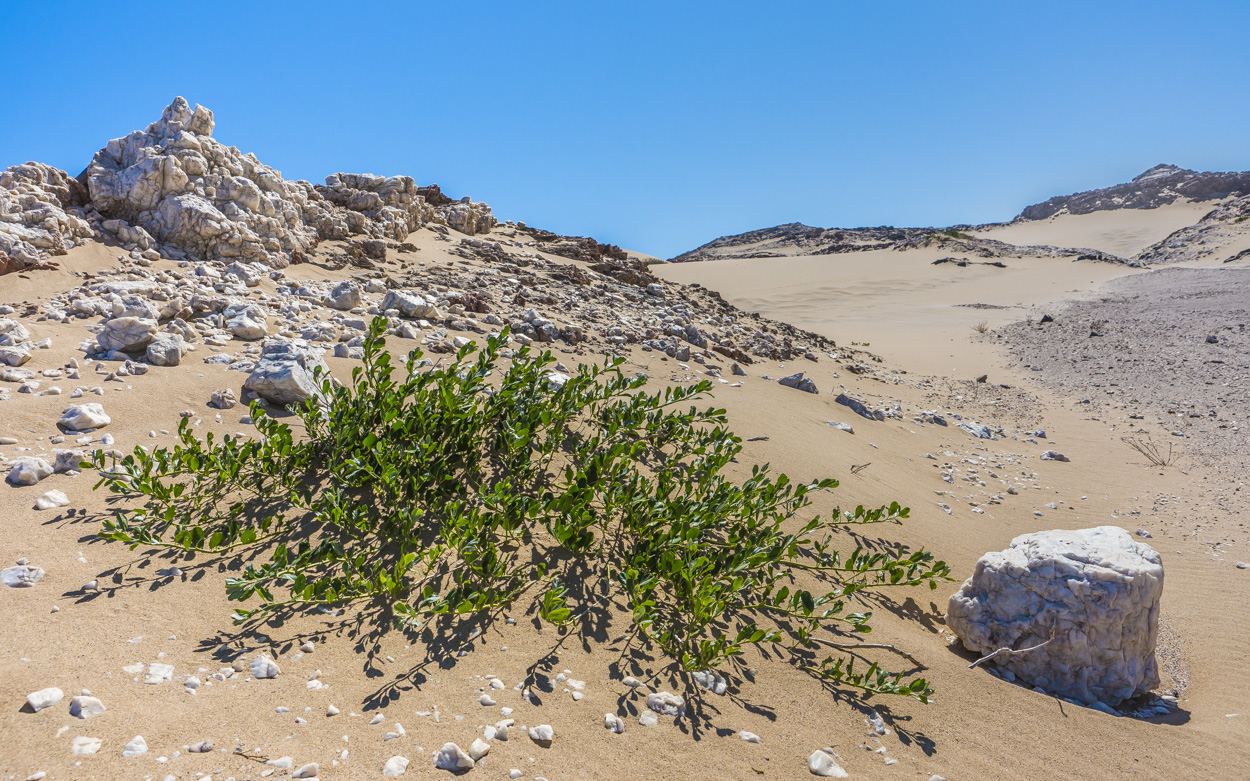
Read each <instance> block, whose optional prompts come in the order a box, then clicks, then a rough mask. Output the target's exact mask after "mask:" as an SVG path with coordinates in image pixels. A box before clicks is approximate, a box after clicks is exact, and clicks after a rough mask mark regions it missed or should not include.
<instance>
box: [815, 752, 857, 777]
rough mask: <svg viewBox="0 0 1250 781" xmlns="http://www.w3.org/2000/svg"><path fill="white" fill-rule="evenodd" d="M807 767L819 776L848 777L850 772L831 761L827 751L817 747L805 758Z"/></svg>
mask: <svg viewBox="0 0 1250 781" xmlns="http://www.w3.org/2000/svg"><path fill="white" fill-rule="evenodd" d="M807 769H808V770H810V771H811V773H812V775H814V776H820V777H821V778H850V773H847V772H846V770H845V769H844V768H843V767H842V766H841V765H839V764H838V763H837V762H834V761H833V757H831V756H829V754H828V753H826V752H824V751H821V750H819V749H817V750H816V751H813V752H812V754H811V756H809V757H808V758H807Z"/></svg>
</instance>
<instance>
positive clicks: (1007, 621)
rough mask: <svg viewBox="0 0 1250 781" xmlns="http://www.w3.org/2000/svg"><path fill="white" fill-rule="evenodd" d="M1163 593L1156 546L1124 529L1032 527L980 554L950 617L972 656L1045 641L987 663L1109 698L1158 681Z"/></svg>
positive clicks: (1098, 699) (1089, 698)
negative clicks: (1006, 545)
mask: <svg viewBox="0 0 1250 781" xmlns="http://www.w3.org/2000/svg"><path fill="white" fill-rule="evenodd" d="M1162 593H1163V564H1162V561H1161V559H1160V557H1159V554H1158V553H1156V552H1155V551H1154V549H1153V548H1151V547H1150V546H1149V545H1146V544H1145V543H1141V542H1136V541H1134V540H1133V538H1132V537H1131V536H1130V535H1129V533H1128V532H1127V531H1125V530H1124V529H1121V528H1119V527H1116V526H1099V527H1096V528H1093V529H1080V530H1076V531H1062V530H1056V531H1044V532H1035V533H1033V534H1024V535H1021V536H1019V537H1016V538H1015V539H1014V540H1012V541H1011V547H1010V548H1008V549H1007V550H1005V551H1002V552H998V553H987V554H985V555H984V556H982V557H981V559H980V560H979V561H978V562H977V565H976V569H975V571H974V572H973V574H972V577H970V578H968V580H967V581H966V582H965V583H964V584H963V587H962V588H960V590H959V591H958V592H956V593H955V594H954V595H952V596H951V598H950V602H949V605H948V608H947V617H946V621H947V625H948V626H949V627H950V629H951V631H952V632H954V633H955V635H956V636H957V637H959V639H960V640H961V641H962V642H963V645H964V647H965V648H967V649H968V650H969V651H972V652H973V653H975V654H978V655H986V654H990V653H992V652H994V651H996V650H998V649H999V648H1011V649H1014V650H1020V649H1023V648H1029V647H1032V646H1036V645H1039V644H1041V643H1046V645H1044V646H1042V647H1041V648H1037V649H1036V650H1033V651H1029V652H1028V653H1024V654H1018V655H1008V654H999V655H998V656H996V657H994V659H992V660H991V661H989V662H987V664H994V665H997V666H998V668H999V669H1001V670H1006V671H1008V672H1009V673H1010V674H1012V675H1014V676H1015V678H1016V679H1019V680H1021V681H1023V682H1025V683H1027V684H1029V685H1030V686H1035V687H1040V688H1042V689H1044V690H1045V691H1046V692H1047V693H1049V694H1052V695H1055V696H1057V697H1065V698H1069V699H1072V700H1076V701H1078V702H1081V703H1084V704H1086V705H1094V704H1096V703H1104V704H1106V705H1110V706H1115V705H1118V704H1119V703H1121V702H1123V701H1124V700H1126V699H1129V698H1131V697H1135V696H1138V695H1141V694H1145V693H1146V692H1148V691H1150V690H1151V689H1152V688H1154V687H1155V686H1157V685H1158V684H1159V673H1158V665H1157V664H1156V662H1155V638H1156V635H1157V633H1158V625H1159V597H1160V595H1162ZM1052 637H1053V639H1051V638H1052ZM1048 640H1049V642H1047V641H1048Z"/></svg>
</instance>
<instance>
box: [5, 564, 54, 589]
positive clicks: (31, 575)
mask: <svg viewBox="0 0 1250 781" xmlns="http://www.w3.org/2000/svg"><path fill="white" fill-rule="evenodd" d="M43 574H44V573H43V570H42V569H40V568H39V567H32V566H31V565H29V564H18V565H17V566H16V567H7V568H5V569H2V570H0V583H3V584H4V585H6V586H8V587H9V588H30V587H31V586H33V585H35V584H36V583H38V582H39V581H41V580H43Z"/></svg>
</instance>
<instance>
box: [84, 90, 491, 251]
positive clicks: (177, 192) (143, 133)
mask: <svg viewBox="0 0 1250 781" xmlns="http://www.w3.org/2000/svg"><path fill="white" fill-rule="evenodd" d="M214 126H215V124H214V119H213V112H212V111H210V110H209V109H207V108H205V107H203V106H198V105H197V106H196V107H195V108H194V109H192V108H191V106H190V104H188V103H187V101H186V100H184V99H183V98H181V97H179V98H175V99H174V102H173V103H171V104H170V105H169V106H167V107H166V108H165V111H164V112H163V113H162V115H161V118H160V119H159V120H157V121H156V122H153V123H152V124H151V125H149V126H148V128H147V129H146V130H136V131H135V132H133V133H131V134H130V135H128V136H125V137H124V138H115V139H113V140H112V141H110V142H109V143H108V145H107V146H105V147H104V148H103V149H101V150H100V151H99V152H97V153H96V155H95V157H94V158H93V159H92V161H91V165H90V166H88V168H87V170H86V171H85V172H84V173H83V178H84V179H85V181H86V183H87V187H88V190H89V195H90V199H91V204H92V205H93V206H94V207H95V209H96V210H98V211H99V213H100V214H101V215H102V216H103V217H104V218H105V220H104V222H103V229H104V230H105V231H106V232H107V233H110V234H112V235H113V236H115V237H116V238H117V239H118V240H120V241H122V242H123V243H125V244H127V245H129V246H134V247H137V248H138V249H141V250H146V249H152V248H154V247H159V248H160V249H162V250H163V251H164V253H165V254H167V255H169V256H172V257H175V258H183V257H186V258H192V259H197V260H227V261H228V260H231V259H240V260H247V261H255V262H261V263H265V264H266V265H270V266H275V267H278V268H281V267H284V266H286V265H287V264H288V263H289V262H291V261H292V260H295V259H298V258H299V257H300V255H301V253H304V252H307V251H308V250H309V249H311V248H312V247H314V246H316V244H317V242H318V241H320V240H322V239H343V238H347V237H348V236H351V235H356V234H363V235H365V236H369V237H374V238H389V239H393V240H397V241H402V240H403V239H404V238H405V237H406V236H407V235H408V233H409V232H411V231H413V230H415V229H416V228H417V227H420V226H421V225H422V224H424V223H427V222H441V223H443V224H446V225H449V226H450V227H452V228H455V229H456V230H459V231H461V232H462V233H470V234H472V233H477V232H481V231H485V230H489V229H490V228H491V227H493V226H494V225H495V218H494V217H493V216H492V215H491V212H490V207H488V206H486V205H485V204H481V203H472V202H471V201H469V200H468V199H467V198H466V199H463V200H461V201H455V202H450V203H447V204H444V205H441V206H432V205H430V204H429V203H427V202H426V200H425V197H424V196H423V195H422V193H421V192H420V190H421V189H423V188H418V187H417V186H416V182H415V181H414V180H413V179H412V178H411V177H407V176H391V177H382V176H376V175H374V174H345V173H338V174H333V175H331V176H329V177H327V179H326V183H325V185H319V186H314V185H312V184H310V183H309V182H306V181H303V180H297V181H288V180H286V179H283V178H282V174H281V172H279V171H275V170H274V169H272V168H270V167H269V166H267V165H265V164H263V163H261V162H260V161H259V160H258V159H257V158H256V156H255V155H253V154H250V153H248V154H244V153H241V152H240V151H239V150H238V149H237V148H235V147H229V146H226V145H224V144H222V143H221V142H219V141H217V140H216V139H214V138H213V137H212V134H213V130H214Z"/></svg>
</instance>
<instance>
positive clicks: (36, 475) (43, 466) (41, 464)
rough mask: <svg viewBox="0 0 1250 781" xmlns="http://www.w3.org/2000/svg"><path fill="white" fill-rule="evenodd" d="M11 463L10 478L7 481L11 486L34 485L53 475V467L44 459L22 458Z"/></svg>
mask: <svg viewBox="0 0 1250 781" xmlns="http://www.w3.org/2000/svg"><path fill="white" fill-rule="evenodd" d="M9 463H10V467H9V476H8V477H7V478H6V479H7V480H8V481H9V483H10V484H11V485H34V484H35V483H37V482H39V481H40V480H42V479H44V478H45V477H47V476H48V475H50V474H52V465H51V464H49V463H48V462H47V461H44V460H43V459H42V458H35V457H34V456H22V457H21V458H15V459H13V460H12V461H10V462H9Z"/></svg>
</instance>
